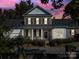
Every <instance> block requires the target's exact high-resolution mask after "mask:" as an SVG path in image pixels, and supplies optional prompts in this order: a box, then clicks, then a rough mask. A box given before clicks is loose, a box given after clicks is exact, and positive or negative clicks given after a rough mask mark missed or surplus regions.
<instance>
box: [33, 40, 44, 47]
mask: <svg viewBox="0 0 79 59" xmlns="http://www.w3.org/2000/svg"><path fill="white" fill-rule="evenodd" d="M32 45H34V46H45V41H44V40H33V41H32Z"/></svg>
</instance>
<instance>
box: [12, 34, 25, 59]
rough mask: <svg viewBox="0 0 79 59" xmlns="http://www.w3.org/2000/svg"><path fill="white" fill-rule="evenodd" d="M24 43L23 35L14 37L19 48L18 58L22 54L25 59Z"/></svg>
mask: <svg viewBox="0 0 79 59" xmlns="http://www.w3.org/2000/svg"><path fill="white" fill-rule="evenodd" d="M24 43H25V42H24V38H23V37H22V36H21V35H20V36H18V37H16V38H14V39H13V44H15V46H16V48H17V54H18V58H19V57H20V56H21V55H22V56H23V58H24V59H25V55H24V50H23V49H24V47H23V45H24Z"/></svg>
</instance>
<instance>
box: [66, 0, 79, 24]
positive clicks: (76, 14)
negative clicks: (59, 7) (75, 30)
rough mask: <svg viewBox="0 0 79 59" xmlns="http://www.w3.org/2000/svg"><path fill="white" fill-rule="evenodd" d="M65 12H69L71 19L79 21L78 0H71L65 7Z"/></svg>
mask: <svg viewBox="0 0 79 59" xmlns="http://www.w3.org/2000/svg"><path fill="white" fill-rule="evenodd" d="M65 13H67V14H70V15H71V18H72V19H74V20H76V21H78V22H79V20H78V19H79V0H72V1H71V2H70V3H69V4H68V5H67V6H66V7H65Z"/></svg>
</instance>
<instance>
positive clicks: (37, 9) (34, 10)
mask: <svg viewBox="0 0 79 59" xmlns="http://www.w3.org/2000/svg"><path fill="white" fill-rule="evenodd" d="M23 16H30V17H32V16H33V17H34V16H37V17H42V16H44V17H45V16H48V17H51V16H52V15H51V14H50V13H49V12H47V11H46V10H44V9H43V8H41V7H39V6H36V7H34V8H32V9H30V10H29V11H27V12H26V13H25V14H23Z"/></svg>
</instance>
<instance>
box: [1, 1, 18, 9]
mask: <svg viewBox="0 0 79 59" xmlns="http://www.w3.org/2000/svg"><path fill="white" fill-rule="evenodd" d="M18 1H19V0H0V8H14V7H15V3H16V2H18Z"/></svg>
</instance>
